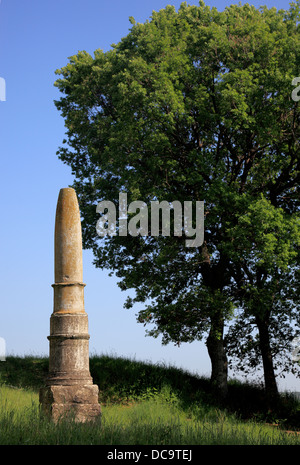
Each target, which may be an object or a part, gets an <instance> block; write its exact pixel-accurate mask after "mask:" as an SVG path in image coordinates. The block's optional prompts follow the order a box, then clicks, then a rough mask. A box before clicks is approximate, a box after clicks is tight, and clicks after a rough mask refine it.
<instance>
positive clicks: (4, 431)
mask: <svg viewBox="0 0 300 465" xmlns="http://www.w3.org/2000/svg"><path fill="white" fill-rule="evenodd" d="M8 362H9V364H7V365H6V366H5V364H4V363H3V364H1V365H0V379H1V380H2V385H0V444H32V445H44V444H51V445H54V444H55V445H60V444H61V445H64V444H67V445H72V444H76V445H81V444H103V445H124V444H126V445H174V444H176V445H194V444H197V445H231V444H233V445H295V444H297V445H299V444H300V437H299V435H298V434H295V433H290V434H288V433H286V432H285V431H282V430H281V429H280V428H279V427H273V426H268V425H266V424H265V422H263V421H255V420H254V417H253V418H252V419H248V420H245V419H242V417H241V415H240V414H239V415H237V414H236V413H235V412H234V411H230V409H229V408H224V407H222V406H220V405H217V404H214V402H213V398H212V397H211V396H210V392H209V387H208V386H209V384H208V383H207V380H205V379H201V378H197V377H195V376H192V375H190V374H188V373H185V372H183V371H182V370H177V369H173V368H171V367H159V366H152V367H151V364H143V363H141V362H135V361H132V360H131V361H129V360H126V359H120V358H109V357H106V356H105V357H94V358H91V363H90V365H91V372H92V374H93V378H94V382H96V380H97V384H98V385H99V387H100V398H101V399H102V401H101V404H102V419H101V424H99V423H94V424H93V423H90V424H78V423H75V422H73V421H71V420H69V421H61V422H60V423H58V424H57V425H55V424H54V423H52V422H51V421H49V419H48V418H46V417H45V416H44V415H43V414H42V413H41V412H40V409H39V403H38V386H37V385H38V384H39V386H40V380H41V378H43V375H44V374H45V373H46V372H47V370H46V369H45V367H46V365H47V360H45V359H35V358H34V357H33V358H30V357H27V358H26V357H25V358H23V359H21V358H20V359H18V358H16V359H14V358H11V359H9V360H8ZM14 362H15V363H14ZM5 363H7V362H5ZM13 366H14V367H15V368H16V367H18V370H19V371H20V370H21V371H24V369H25V368H26V369H27V374H25V373H23V374H20V373H19V374H17V373H16V372H15V371H14V373H10V371H11V370H12V368H13ZM30 367H31V368H30ZM37 367H39V369H38V374H37ZM28 373H31V375H28ZM138 375H140V377H139V376H138ZM37 379H39V381H38V382H37ZM21 380H22V382H21ZM8 381H9V383H8ZM12 381H14V383H15V385H17V386H18V388H17V389H16V388H15V387H12V386H11V385H12V384H13V383H12ZM24 383H25V384H24ZM8 384H10V386H8ZM22 384H23V387H22V388H21V385H22ZM232 387H233V388H234V390H235V393H237V392H238V390H242V386H237V385H236V383H235V384H234V385H233V386H232ZM255 389H256V388H253V392H254V391H255ZM245 392H246V393H247V392H248V393H249V392H250V386H247V387H246V391H245ZM253 392H252V397H254V394H253ZM240 397H242V396H240ZM236 398H237V394H236V395H235V402H237V400H236ZM253 402H254V401H253ZM297 405H298V406H296V404H295V407H294V408H295V412H298V413H299V403H298V404H297ZM297 409H298V410H297Z"/></svg>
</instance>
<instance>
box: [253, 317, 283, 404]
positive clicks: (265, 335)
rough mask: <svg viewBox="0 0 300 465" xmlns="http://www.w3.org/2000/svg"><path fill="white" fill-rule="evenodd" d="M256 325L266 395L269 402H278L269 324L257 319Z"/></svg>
mask: <svg viewBox="0 0 300 465" xmlns="http://www.w3.org/2000/svg"><path fill="white" fill-rule="evenodd" d="M256 324H257V328H258V332H259V347H260V351H261V356H262V361H263V369H264V379H265V391H266V395H267V398H268V399H269V400H276V399H277V397H278V388H277V383H276V377H275V372H274V366H273V357H272V352H271V347H270V337H269V328H268V323H267V321H266V320H264V319H261V318H259V317H257V318H256Z"/></svg>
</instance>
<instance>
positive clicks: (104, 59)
mask: <svg viewBox="0 0 300 465" xmlns="http://www.w3.org/2000/svg"><path fill="white" fill-rule="evenodd" d="M298 21H299V3H298V2H297V3H294V4H292V5H291V7H290V9H289V10H287V11H285V10H279V11H277V10H276V9H275V8H271V9H267V8H266V7H262V8H260V9H256V8H254V7H252V6H249V5H248V4H247V5H244V6H241V5H239V6H237V5H233V6H230V7H228V8H226V9H225V10H224V11H223V12H219V11H217V9H216V8H212V9H211V8H210V7H208V6H206V5H205V4H204V3H203V2H202V1H201V2H200V4H199V7H196V6H188V5H187V4H186V3H183V4H182V5H181V7H180V8H179V10H178V12H176V10H175V8H174V7H172V6H168V7H166V8H165V9H163V10H161V11H159V12H153V14H152V17H151V19H150V20H149V21H146V22H145V23H144V24H140V23H136V22H135V21H134V19H133V18H131V24H132V27H131V29H130V32H129V33H128V35H127V36H126V37H124V38H123V39H122V40H121V41H120V42H119V43H118V44H116V45H115V44H114V45H113V46H112V49H111V50H109V51H108V52H106V53H104V52H103V51H102V50H96V51H95V52H94V57H92V56H90V55H89V54H88V53H87V52H79V53H78V54H77V55H75V56H73V57H71V58H70V59H69V63H68V64H67V65H66V66H65V67H63V68H62V69H60V70H58V71H57V74H59V75H60V76H61V77H60V78H59V79H57V81H56V86H57V87H58V89H59V90H60V91H61V92H62V93H63V94H64V95H63V96H62V97H61V99H60V100H59V101H56V106H57V108H58V110H60V111H61V114H62V116H63V118H64V119H65V125H66V128H67V132H66V137H67V138H66V139H65V140H64V143H63V146H62V147H61V148H60V149H59V151H58V155H59V157H60V159H61V160H62V161H63V162H64V163H67V164H68V165H70V166H71V168H72V173H73V174H74V176H75V180H74V184H73V187H74V188H75V189H76V191H77V194H78V197H79V202H80V207H81V212H82V217H83V221H82V225H83V240H84V246H85V247H86V248H91V249H92V250H93V252H94V255H95V262H94V263H95V265H96V266H97V267H100V268H109V269H111V270H114V271H115V272H116V275H117V276H118V277H119V278H120V283H119V285H120V287H121V289H124V290H127V289H130V288H132V289H134V290H135V297H134V298H133V299H128V300H127V303H126V305H127V307H130V306H132V305H133V304H134V303H135V302H143V303H145V308H144V310H142V311H140V312H139V315H138V321H140V322H142V323H144V324H148V323H150V324H151V325H152V326H151V329H150V331H149V334H150V335H152V336H158V335H159V334H161V335H162V337H163V342H164V343H168V342H174V343H181V342H189V341H193V340H196V339H199V340H200V339H202V338H203V337H204V336H205V335H206V334H208V337H207V340H206V342H207V347H208V352H209V355H210V357H211V362H212V383H213V385H215V386H216V388H217V391H218V392H219V393H220V394H221V395H223V396H224V395H226V389H227V356H226V349H225V347H224V330H225V326H226V324H227V323H228V322H230V321H231V319H232V318H233V315H234V309H242V310H243V312H244V313H245V315H246V312H248V313H247V315H248V314H252V313H251V312H253V311H254V309H255V312H254V313H255V316H256V319H255V322H256V324H258V323H259V322H260V321H261V320H262V321H265V319H266V318H267V315H266V312H264V310H263V309H264V305H263V302H262V300H261V299H264V298H265V297H264V295H265V293H267V295H268V297H269V292H267V291H266V289H265V287H263V289H262V290H260V287H259V280H258V278H257V277H256V278H255V279H252V280H250V279H249V282H248V283H245V276H248V275H247V270H249V271H248V273H251V274H252V275H253V276H254V275H255V276H256V274H257V273H258V272H259V273H260V272H261V270H262V263H261V258H260V255H262V257H263V260H266V262H267V263H268V269H267V274H268V278H266V279H265V280H264V283H265V284H266V283H267V282H269V280H270V279H271V280H274V279H275V275H276V273H277V271H276V270H280V276H281V277H283V276H286V273H287V270H289V272H290V273H292V274H293V273H294V271H295V266H297V265H296V264H295V263H296V255H295V253H294V252H293V251H294V249H295V248H296V247H297V234H296V233H295V234H294V236H293V239H292V240H291V243H290V246H291V248H292V252H291V253H289V252H286V248H284V249H283V250H282V251H280V257H281V259H280V260H281V261H282V262H281V265H282V264H284V266H280V267H277V268H276V266H275V265H276V264H275V262H274V260H272V251H271V249H272V247H271V245H272V244H270V243H269V242H268V241H265V242H264V241H262V242H261V243H260V246H261V247H260V249H259V253H254V254H253V246H255V242H253V241H252V239H251V238H249V240H248V241H247V240H246V239H247V237H248V236H247V232H248V229H249V224H250V225H252V219H256V216H255V215H257V209H258V207H259V202H260V201H261V193H263V195H264V197H263V198H265V199H266V200H267V201H268V202H269V203H268V204H267V205H268V206H269V205H271V206H272V208H273V209H275V212H277V209H281V210H280V211H281V212H282V215H283V217H284V221H288V218H290V217H291V216H292V215H296V211H297V206H298V203H297V202H298V196H297V186H298V185H299V110H298V107H297V103H296V102H295V101H294V100H293V99H292V98H291V92H292V90H293V87H292V86H291V82H292V79H293V78H294V77H295V76H297V71H298V70H299V56H300V55H299V26H298V25H297V22H298ZM119 192H126V193H127V195H128V203H130V202H132V201H134V200H142V201H144V202H146V203H147V204H148V205H150V202H151V201H153V200H159V201H162V200H167V201H169V202H173V201H174V200H177V201H179V202H181V203H182V204H183V202H184V201H187V200H191V201H195V200H204V201H205V241H204V243H203V244H202V245H201V246H200V247H190V248H187V247H186V246H185V238H184V235H183V236H182V237H177V236H176V237H174V236H171V237H168V236H166V237H164V236H162V235H160V236H151V235H150V233H151V231H150V230H149V235H148V236H138V237H132V236H130V235H128V236H122V235H119V234H117V235H116V236H112V237H109V236H105V237H104V238H99V236H98V235H97V232H96V227H95V226H96V221H97V219H98V215H97V216H96V205H97V203H98V202H100V201H101V200H110V201H112V202H114V204H115V205H116V206H118V201H119ZM262 201H263V200H262ZM264 208H265V209H266V210H268V208H269V207H268V208H267V207H266V206H265V205H264ZM270 208H271V207H270ZM272 211H273V210H272ZM262 214H263V213H262ZM266 221H267V224H265V223H258V224H257V226H256V228H257V229H258V233H259V234H261V235H262V236H264V235H265V234H266V231H267V229H268V228H269V226H272V224H271V225H268V221H270V222H271V223H272V221H273V220H272V219H271V217H267V219H266ZM260 226H261V228H260ZM293 228H294V229H293V231H294V230H295V228H296V226H295V225H293ZM171 230H172V229H171ZM271 230H272V234H273V236H272V240H271V238H270V241H271V242H272V241H273V240H275V241H276V240H277V236H276V234H281V233H282V231H281V230H280V229H278V228H277V229H276V228H275V229H274V227H271ZM251 237H252V236H251ZM241 238H242V239H243V241H242V242H240V239H241ZM282 242H283V241H281V242H280V243H282ZM241 244H243V247H244V248H245V250H244V252H243V249H241V247H240V246H239V245H241ZM256 252H257V251H256ZM276 253H277V251H276ZM285 254H286V256H285ZM241 261H242V262H243V263H241ZM255 270H256V271H255ZM255 273H256V274H255ZM278 273H279V271H278ZM278 273H277V276H278ZM264 276H265V275H264ZM274 282H275V281H274ZM284 282H287V280H285V279H283V278H282V279H281V281H280V283H281V284H280V285H281V286H282V287H284ZM246 284H247V285H246ZM255 299H256V300H255ZM254 301H255V302H259V306H258V307H259V308H260V309H262V311H260V310H258V307H256V304H254ZM269 308H270V309H271V306H270V307H269ZM284 314H285V316H286V318H287V319H288V312H285V313H284ZM245 318H246V317H245ZM285 321H287V320H285ZM262 326H263V325H261V327H262ZM269 329H270V323H268V325H267V333H268V331H269ZM260 334H262V332H260ZM268 334H269V333H268ZM236 344H238V341H236ZM231 346H232V338H231ZM260 349H261V351H262V352H261V355H262V353H263V344H262V341H261V345H260ZM262 356H263V355H262ZM271 362H272V360H271Z"/></svg>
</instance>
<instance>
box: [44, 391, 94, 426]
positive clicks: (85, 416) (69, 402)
mask: <svg viewBox="0 0 300 465" xmlns="http://www.w3.org/2000/svg"><path fill="white" fill-rule="evenodd" d="M40 403H41V405H42V408H43V411H44V412H45V413H46V414H47V415H49V416H50V417H51V418H52V419H53V420H54V421H55V422H57V421H58V420H59V419H61V418H65V417H68V418H71V419H74V420H75V421H76V422H86V421H95V420H97V421H100V418H101V407H100V404H99V403H98V386H97V385H95V384H90V385H83V386H80V385H72V386H62V385H60V386H59V385H57V386H46V387H43V388H41V389H40Z"/></svg>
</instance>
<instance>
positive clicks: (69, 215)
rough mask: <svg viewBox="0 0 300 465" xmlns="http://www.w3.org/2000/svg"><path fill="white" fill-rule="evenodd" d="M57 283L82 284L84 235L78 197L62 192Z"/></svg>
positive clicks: (69, 190)
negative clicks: (82, 233)
mask: <svg viewBox="0 0 300 465" xmlns="http://www.w3.org/2000/svg"><path fill="white" fill-rule="evenodd" d="M54 249H55V252H54V255H55V283H81V282H82V279H83V278H82V235H81V221H80V212H79V205H78V200H77V195H76V192H75V190H74V189H72V188H70V187H66V188H63V189H61V190H60V192H59V196H58V201H57V207H56V219H55V246H54Z"/></svg>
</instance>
